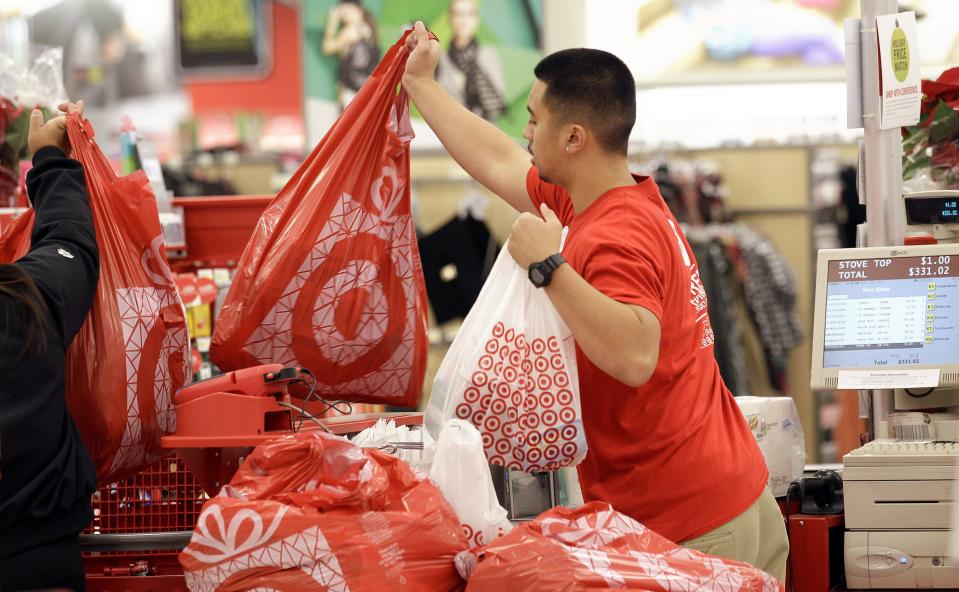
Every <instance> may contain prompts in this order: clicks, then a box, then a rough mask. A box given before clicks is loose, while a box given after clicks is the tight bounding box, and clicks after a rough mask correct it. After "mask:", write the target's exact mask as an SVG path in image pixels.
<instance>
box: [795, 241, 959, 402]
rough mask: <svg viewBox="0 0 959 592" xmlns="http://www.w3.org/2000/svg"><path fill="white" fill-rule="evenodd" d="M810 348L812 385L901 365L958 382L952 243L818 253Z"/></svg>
mask: <svg viewBox="0 0 959 592" xmlns="http://www.w3.org/2000/svg"><path fill="white" fill-rule="evenodd" d="M812 346H813V353H812V372H811V380H810V382H811V386H812V388H829V389H832V388H836V387H837V385H838V380H839V373H840V372H842V371H847V370H848V371H862V370H886V369H903V368H909V369H934V368H938V369H939V371H940V373H939V386H940V387H954V386H959V245H957V244H939V245H921V246H905V247H868V248H860V249H823V250H821V251H819V258H818V261H817V266H816V302H815V317H814V324H813V342H812ZM956 404H957V405H959V402H957V403H956Z"/></svg>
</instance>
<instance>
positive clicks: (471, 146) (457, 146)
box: [403, 22, 535, 212]
mask: <svg viewBox="0 0 959 592" xmlns="http://www.w3.org/2000/svg"><path fill="white" fill-rule="evenodd" d="M407 46H408V47H409V48H410V50H411V52H412V53H411V54H410V57H409V61H408V62H407V64H406V73H405V75H404V76H403V86H404V88H406V91H407V92H408V93H409V94H410V97H411V98H412V99H413V102H414V103H415V104H416V108H417V109H419V111H420V113H421V114H422V115H423V118H424V119H425V120H426V123H428V124H429V126H430V127H431V128H432V129H433V131H434V132H436V135H437V136H438V137H439V139H440V141H441V142H442V143H443V146H444V147H446V150H447V151H448V152H449V153H450V155H451V156H452V157H453V159H454V160H455V161H456V162H457V163H459V165H460V166H461V167H463V169H465V170H466V172H467V173H468V174H469V175H470V176H471V177H473V178H474V179H476V180H477V181H479V182H480V183H481V184H482V185H483V186H485V187H486V188H488V189H489V190H490V191H493V192H494V193H496V194H497V195H499V196H500V197H502V198H503V199H505V200H506V201H507V202H508V203H509V204H510V205H511V206H513V207H514V208H515V209H517V210H519V211H521V212H533V211H535V208H534V206H533V202H532V201H530V199H529V195H528V194H527V192H526V173H527V172H528V171H529V168H530V157H529V153H528V152H526V150H524V149H523V148H522V146H520V145H519V144H517V143H516V142H515V141H513V139H512V138H510V137H509V136H508V135H506V134H505V133H504V132H503V131H502V130H500V129H499V128H497V127H496V126H495V125H493V124H492V123H490V122H488V121H486V120H484V119H483V118H482V117H480V116H478V115H476V114H475V113H473V112H471V111H470V110H468V109H467V108H466V107H464V106H463V105H461V104H460V103H459V102H457V101H456V99H454V98H453V97H451V96H450V95H449V94H448V93H447V92H446V91H445V90H443V88H442V87H441V86H440V85H439V84H438V83H437V82H436V81H435V80H434V79H433V74H434V72H435V70H436V63H437V60H439V54H440V45H439V43H438V42H437V41H436V40H435V39H430V35H429V33H428V32H427V31H426V28H425V27H424V26H423V23H421V22H417V23H416V26H415V28H414V30H413V33H412V34H411V35H410V37H409V41H408V44H407Z"/></svg>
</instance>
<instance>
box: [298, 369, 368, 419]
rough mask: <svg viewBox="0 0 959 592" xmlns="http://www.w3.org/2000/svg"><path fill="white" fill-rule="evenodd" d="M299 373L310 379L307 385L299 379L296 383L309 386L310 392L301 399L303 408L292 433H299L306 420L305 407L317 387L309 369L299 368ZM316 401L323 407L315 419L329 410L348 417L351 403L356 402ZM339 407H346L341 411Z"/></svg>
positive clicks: (351, 407)
mask: <svg viewBox="0 0 959 592" xmlns="http://www.w3.org/2000/svg"><path fill="white" fill-rule="evenodd" d="M300 373H301V374H304V375H306V376H309V377H310V381H309V383H308V382H307V381H306V380H303V379H300V380H299V381H297V382H301V383H303V384H309V385H310V392H309V394H307V395H306V398H305V399H303V406H302V407H300V416H299V417H298V418H297V422H296V426H295V427H294V429H293V431H294V432H299V431H300V428H302V427H303V420H304V419H306V415H305V413H306V411H307V409H306V407H307V405H308V404H309V403H310V401H311V400H312V399H313V395H315V394H316V387H317V380H316V375H315V374H313V373H312V372H311V371H310V370H309V368H300ZM318 400H319V401H320V402H322V403H323V404H324V407H323V409H322V410H321V411H320V412H319V413H318V414H316V417H322V416H323V415H325V414H326V412H327V411H330V410H336V411H337V412H338V413H341V414H342V415H350V414H352V413H353V403H355V402H356V401H355V400H353V399H347V400H340V401H323V400H322V399H318ZM340 405H346V407H345V408H342V409H341V408H340Z"/></svg>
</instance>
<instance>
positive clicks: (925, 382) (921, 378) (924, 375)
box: [837, 368, 939, 390]
mask: <svg viewBox="0 0 959 592" xmlns="http://www.w3.org/2000/svg"><path fill="white" fill-rule="evenodd" d="M938 386H939V368H933V369H931V370H840V371H839V385H838V387H837V388H839V389H862V390H876V389H897V388H899V389H906V388H908V389H912V388H936V387H938Z"/></svg>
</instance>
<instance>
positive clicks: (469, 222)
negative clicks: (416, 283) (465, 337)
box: [419, 215, 499, 325]
mask: <svg viewBox="0 0 959 592" xmlns="http://www.w3.org/2000/svg"><path fill="white" fill-rule="evenodd" d="M419 249H420V261H421V262H422V264H423V277H424V279H425V280H426V295H427V297H428V298H429V301H430V305H431V306H432V307H433V315H434V316H435V317H436V322H437V323H438V324H440V325H442V324H443V323H445V322H447V321H450V320H452V319H457V318H463V317H465V316H466V314H467V313H468V312H469V310H470V308H471V307H472V306H473V303H474V302H476V297H477V296H479V293H480V290H481V289H482V288H483V282H484V281H485V280H486V276H487V274H488V273H489V267H490V265H489V264H488V261H490V259H491V258H490V257H489V256H488V255H489V253H490V250H491V249H492V252H493V255H494V257H495V253H496V252H498V250H499V247H498V246H497V245H496V244H495V242H494V241H493V238H492V236H491V235H490V232H489V229H488V228H487V227H486V224H485V223H484V222H482V221H480V220H477V219H476V218H474V217H473V216H470V215H467V216H466V217H459V216H457V217H455V218H453V219H452V220H450V221H449V222H447V223H446V224H444V225H443V226H441V227H440V228H439V229H438V230H436V231H435V232H433V233H431V234H429V235H427V236H424V237H423V238H421V239H419Z"/></svg>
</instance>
